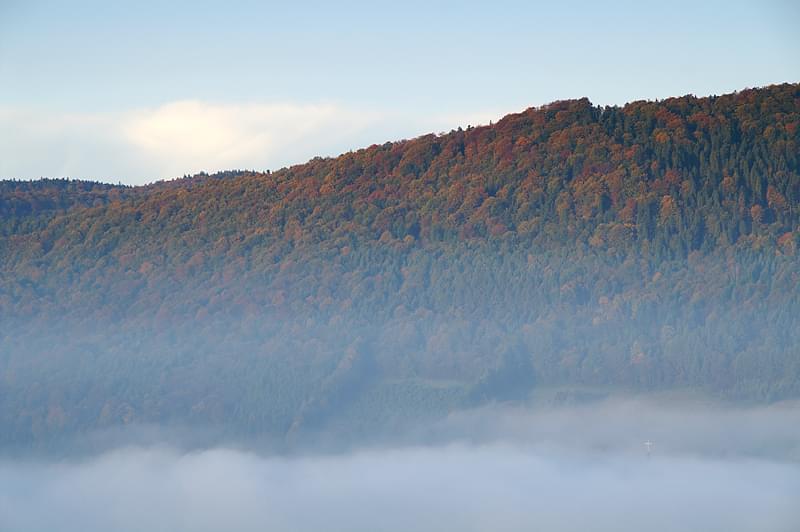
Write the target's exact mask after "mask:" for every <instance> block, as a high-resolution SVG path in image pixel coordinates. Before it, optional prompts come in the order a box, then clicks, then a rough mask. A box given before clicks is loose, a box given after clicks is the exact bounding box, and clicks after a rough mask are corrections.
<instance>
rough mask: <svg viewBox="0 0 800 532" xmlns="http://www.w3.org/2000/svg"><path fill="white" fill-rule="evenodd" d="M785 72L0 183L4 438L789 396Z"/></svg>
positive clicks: (798, 161)
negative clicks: (687, 393)
mask: <svg viewBox="0 0 800 532" xmlns="http://www.w3.org/2000/svg"><path fill="white" fill-rule="evenodd" d="M799 128H800V85H798V84H784V85H778V86H771V87H766V88H761V89H748V90H744V91H741V92H738V93H734V94H728V95H724V96H718V97H705V98H698V97H694V96H684V97H679V98H670V99H667V100H663V101H658V102H647V101H642V102H633V103H630V104H627V105H625V106H622V107H598V106H594V105H592V104H591V102H589V101H588V100H587V99H580V100H569V101H561V102H555V103H552V104H549V105H546V106H543V107H539V108H531V109H528V110H526V111H524V112H521V113H518V114H513V115H509V116H506V117H504V118H503V119H501V120H500V121H498V122H497V123H495V124H492V125H490V126H482V127H474V128H467V129H458V130H454V131H451V132H449V133H447V134H443V135H425V136H422V137H419V138H416V139H413V140H406V141H401V142H392V143H385V144H382V145H373V146H370V147H368V148H365V149H362V150H358V151H355V152H352V153H347V154H343V155H341V156H339V157H336V158H326V159H322V158H317V159H313V160H311V161H309V162H307V163H305V164H301V165H297V166H293V167H290V168H285V169H281V170H279V171H275V172H266V173H258V172H244V171H231V172H225V173H221V174H214V175H206V174H201V175H197V176H193V177H187V178H184V179H178V180H174V181H169V182H161V183H155V184H152V185H148V186H143V187H125V186H117V185H105V184H99V183H91V182H80V181H71V180H41V181H37V182H19V181H3V182H0V316H2V317H3V318H2V319H3V323H4V327H3V331H2V333H0V334H1V335H0V353H1V354H0V382H2V386H3V389H4V390H5V392H6V393H3V394H2V395H0V424H2V426H4V427H10V428H11V430H9V431H6V432H5V433H4V434H3V435H2V436H0V443H5V444H9V443H29V442H32V441H40V440H47V439H48V438H53V437H61V436H64V435H69V434H75V433H85V432H88V431H91V430H94V429H97V428H102V427H114V426H119V425H125V424H130V423H161V422H165V421H170V422H179V423H182V424H187V425H198V426H207V425H211V426H217V427H222V428H223V429H224V430H230V431H233V432H246V433H256V434H267V435H270V436H274V437H275V438H278V439H287V440H292V441H293V440H294V439H295V438H300V437H302V434H304V433H306V431H315V430H322V429H326V428H330V427H335V428H338V429H339V430H342V431H355V432H357V431H364V432H371V431H374V430H378V429H379V428H380V427H384V426H386V425H387V424H390V423H400V424H402V423H412V422H414V420H417V419H420V418H423V417H426V416H438V415H444V414H446V413H447V412H450V411H453V410H456V409H460V408H465V407H468V406H474V405H478V404H482V403H484V402H487V401H505V400H513V401H517V400H527V399H529V398H530V397H531V394H532V393H534V391H535V390H540V389H548V388H562V389H563V388H565V387H566V388H567V389H570V388H571V387H572V388H578V387H580V388H581V389H587V388H588V389H598V390H599V389H607V388H609V387H611V388H619V389H633V390H642V391H652V390H664V389H675V388H690V389H698V390H704V391H706V392H710V393H713V394H716V395H720V396H724V397H728V398H740V399H747V400H757V401H770V400H775V399H780V398H787V397H796V396H798V395H800V379H799V378H798V377H800V351H799V349H800V347H798V346H800V318H798V316H800V313H798V310H800V290H798V288H797V287H798V282H800V259H798V247H799V246H800V225H799V223H798V222H800V219H799V218H800V209H799V207H800V131H799V130H798V129H799Z"/></svg>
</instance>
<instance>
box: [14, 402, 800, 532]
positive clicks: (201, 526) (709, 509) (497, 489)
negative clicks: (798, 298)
mask: <svg viewBox="0 0 800 532" xmlns="http://www.w3.org/2000/svg"><path fill="white" fill-rule="evenodd" d="M797 416H798V409H797V405H796V404H784V405H775V406H773V407H760V408H751V409H727V408H711V407H701V406H699V405H697V404H693V405H673V406H670V407H658V406H654V405H653V404H647V403H641V402H606V403H601V404H594V405H587V406H580V407H571V408H553V409H546V410H538V411H526V410H522V409H511V408H505V407H497V406H495V407H489V408H484V409H481V410H478V411H474V412H470V413H461V414H457V415H453V416H451V417H450V418H449V419H448V420H446V421H445V422H443V423H441V424H440V425H438V426H437V427H435V428H433V429H430V430H427V431H425V435H424V437H422V436H420V435H417V436H415V437H414V438H417V443H415V444H411V445H401V444H399V443H398V444H396V445H397V446H395V447H390V446H385V447H373V448H370V449H361V450H352V451H350V452H346V453H338V454H334V453H327V454H326V453H323V452H322V449H320V450H319V451H317V452H315V453H308V454H297V455H294V456H277V455H266V456H265V455H262V454H258V453H256V452H251V451H245V450H242V449H241V448H234V447H215V448H210V449H203V450H194V451H187V450H181V449H179V448H176V447H172V446H167V445H149V446H141V445H138V446H129V447H122V448H118V449H116V450H113V451H110V452H105V453H102V454H98V455H94V456H90V457H88V458H83V459H79V458H71V459H67V460H55V459H40V458H33V457H29V458H27V459H13V460H12V459H10V458H6V459H3V460H0V530H26V531H49V530H63V531H76V532H77V531H81V532H85V531H88V532H94V531H98V532H99V531H108V530H114V531H117V530H118V531H140V530H151V531H176V530H193V531H194V530H198V531H218V530H241V531H250V530H252V531H256V530H259V531H261V530H270V531H301V532H305V531H318V530H333V531H365V532H366V531H387V532H394V531H398V532H399V531H406V530H422V531H427V530H430V531H449V530H458V531H501V532H505V531H508V532H511V531H530V530H550V531H581V530H599V531H612V530H613V531H619V530H622V531H628V530H631V531H633V530H637V531H638V530H647V531H656V532H659V531H672V530H681V531H684V530H698V531H700V530H702V531H720V532H722V531H726V532H729V531H734V532H735V531H786V532H789V531H792V530H798V529H800V507H798V504H797V501H798V500H800V461H798V460H797V459H796V450H797V446H798V441H800V438H798V431H800V429H799V428H798V424H797V423H796V420H797ZM412 439H413V438H412ZM422 439H426V440H427V442H425V443H421V441H422ZM644 439H651V440H653V441H654V442H655V445H654V447H653V449H652V453H651V455H650V456H648V454H647V452H646V451H645V449H644V447H643V445H642V442H643V441H644Z"/></svg>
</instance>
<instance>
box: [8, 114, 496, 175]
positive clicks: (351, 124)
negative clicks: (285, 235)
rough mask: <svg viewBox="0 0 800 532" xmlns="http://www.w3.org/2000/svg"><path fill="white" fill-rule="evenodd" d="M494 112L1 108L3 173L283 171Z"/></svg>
mask: <svg viewBox="0 0 800 532" xmlns="http://www.w3.org/2000/svg"><path fill="white" fill-rule="evenodd" d="M495 116H497V115H495V114H493V113H479V114H469V115H453V114H449V115H430V114H423V113H420V114H419V115H414V114H408V113H399V112H395V111H376V110H370V109H354V108H347V107H344V106H341V105H337V104H332V103H323V104H295V103H247V104H220V103H210V102H204V101H198V100H185V101H177V102H171V103H166V104H164V105H161V106H158V107H155V108H146V109H136V110H130V111H125V112H105V113H102V112H101V113H97V112H95V113H88V112H87V113H49V112H45V111H42V110H36V109H0V178H21V179H29V178H37V177H40V176H46V177H64V176H69V177H75V178H85V179H98V180H106V181H118V180H119V181H123V182H126V183H132V184H139V183H145V182H150V181H154V180H157V179H165V178H172V177H177V176H180V175H183V174H186V173H195V172H199V171H203V170H205V171H209V172H213V171H217V170H226V169H236V168H249V169H259V170H262V169H268V168H270V169H275V168H280V167H282V166H286V165H289V164H296V163H301V162H304V161H306V160H308V159H310V158H311V157H314V156H316V155H322V156H331V155H337V154H339V153H341V152H344V151H347V150H349V149H357V148H360V147H363V146H366V145H369V144H372V143H379V142H384V141H386V140H396V139H399V138H406V137H413V136H417V135H420V134H424V133H428V132H432V131H442V130H449V129H451V128H454V127H458V126H459V125H462V126H463V125H467V124H473V125H475V124H477V123H486V122H488V121H489V120H490V119H491V118H493V117H495Z"/></svg>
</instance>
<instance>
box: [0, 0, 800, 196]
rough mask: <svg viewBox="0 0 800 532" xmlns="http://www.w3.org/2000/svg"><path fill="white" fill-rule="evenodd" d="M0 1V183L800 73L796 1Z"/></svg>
mask: <svg viewBox="0 0 800 532" xmlns="http://www.w3.org/2000/svg"><path fill="white" fill-rule="evenodd" d="M163 4H166V2H148V1H139V2H125V3H123V2H80V1H75V2H36V1H19V2H15V1H13V0H11V1H9V0H0V177H3V178H36V177H39V176H52V177H61V176H71V177H80V178H91V179H100V180H105V181H113V182H116V181H122V182H126V183H143V182H148V181H153V180H156V179H162V178H171V177H176V176H179V175H182V174H184V173H191V172H196V171H199V170H207V171H214V170H219V169H226V168H256V169H266V168H273V169H274V168H278V167H280V166H284V165H287V164H292V163H298V162H302V161H304V160H306V159H308V158H310V157H312V156H314V155H317V154H321V155H335V154H338V153H340V152H342V151H346V150H348V149H353V148H358V147H360V146H364V145H369V144H372V143H376V142H383V141H385V140H393V139H398V138H404V137H413V136H416V135H419V134H423V133H426V132H430V131H447V130H450V129H452V128H454V127H458V126H464V125H467V124H476V123H484V122H488V121H489V120H492V119H496V118H499V117H500V116H502V115H503V114H506V113H509V112H515V111H519V110H522V109H524V108H526V107H529V106H532V105H541V104H544V103H547V102H549V101H552V100H556V99H565V98H574V97H581V96H588V97H589V98H590V99H591V100H592V101H593V102H595V103H599V104H623V103H625V102H627V101H631V100H636V99H657V98H664V97H668V96H673V95H681V94H687V93H693V94H697V95H707V94H721V93H725V92H731V91H734V90H737V89H742V88H745V87H752V86H761V85H766V84H770V83H779V82H784V81H800V37H799V36H798V35H800V32H798V31H797V28H798V27H800V4H798V3H796V2H792V1H762V2H736V1H729V2H713V1H712V2H657V3H646V2H610V3H609V2H606V3H603V4H602V5H601V3H599V2H569V1H566V2H557V3H556V2H547V3H544V2H539V3H537V2H507V1H494V2H485V3H473V2H467V1H462V2H416V1H405V2H385V3H382V2H305V3H301V2H203V1H195V2H171V3H169V5H168V6H165V5H163Z"/></svg>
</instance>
